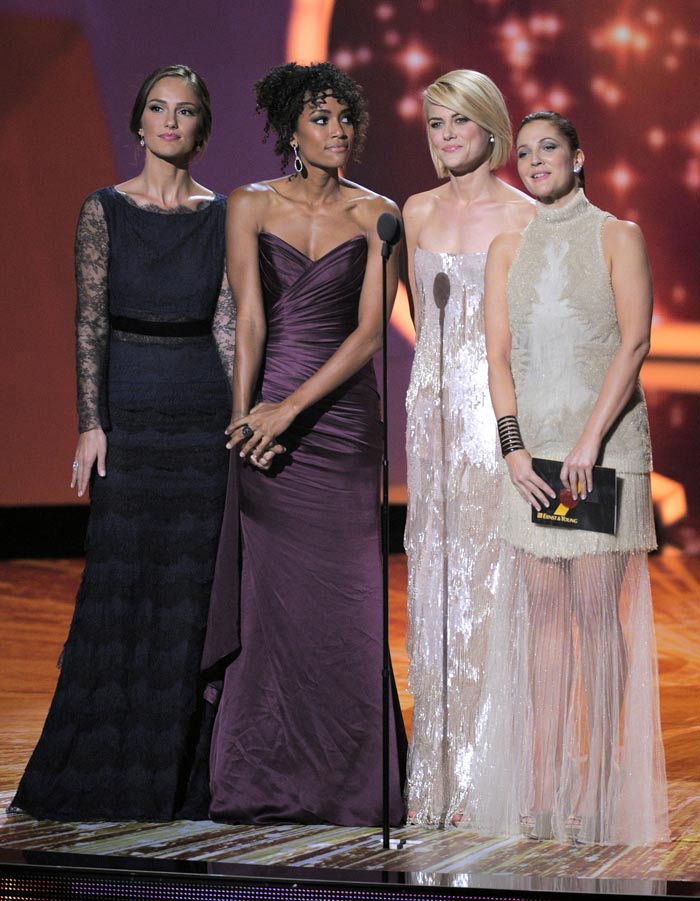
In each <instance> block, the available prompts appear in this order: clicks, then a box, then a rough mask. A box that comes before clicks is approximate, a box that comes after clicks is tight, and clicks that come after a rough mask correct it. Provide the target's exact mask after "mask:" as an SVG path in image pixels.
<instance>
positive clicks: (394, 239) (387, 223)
mask: <svg viewBox="0 0 700 901" xmlns="http://www.w3.org/2000/svg"><path fill="white" fill-rule="evenodd" d="M401 231H402V229H401V220H400V219H399V218H398V216H394V214H393V213H382V215H381V216H380V217H379V219H377V234H378V235H379V237H380V238H381V240H382V241H383V242H384V243H383V244H382V256H383V257H384V259H385V260H388V259H389V257H390V256H391V248H392V247H393V246H394V244H397V243H398V242H399V241H400V240H401Z"/></svg>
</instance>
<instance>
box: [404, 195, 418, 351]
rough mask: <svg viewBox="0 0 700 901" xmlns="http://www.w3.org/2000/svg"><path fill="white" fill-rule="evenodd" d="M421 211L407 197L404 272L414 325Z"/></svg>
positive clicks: (416, 204) (416, 319) (415, 203)
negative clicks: (416, 262)
mask: <svg viewBox="0 0 700 901" xmlns="http://www.w3.org/2000/svg"><path fill="white" fill-rule="evenodd" d="M421 210H422V205H420V204H419V203H418V202H417V199H416V198H415V197H409V198H408V200H407V201H406V203H405V204H404V208H403V227H404V238H405V242H406V271H407V273H408V285H407V288H408V303H409V308H410V310H411V318H412V319H413V324H414V325H416V323H418V322H420V315H419V313H420V310H419V309H418V304H419V303H420V298H419V296H418V289H417V288H416V270H415V259H414V258H415V255H416V247H417V246H418V232H419V231H420V226H421V223H422V221H423V217H422V216H421V214H420V213H421ZM416 338H418V334H416Z"/></svg>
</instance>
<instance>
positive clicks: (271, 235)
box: [258, 231, 366, 263]
mask: <svg viewBox="0 0 700 901" xmlns="http://www.w3.org/2000/svg"><path fill="white" fill-rule="evenodd" d="M258 237H259V238H260V237H265V238H274V239H275V241H280V242H281V243H282V244H284V245H285V246H286V247H289V249H290V250H293V251H294V253H296V254H298V255H299V256H300V257H304V259H305V260H307V261H308V262H309V263H320V262H321V260H325V258H326V257H327V256H330V254H332V253H335V251H336V250H338V249H339V248H340V247H344V246H345V245H346V244H351V243H352V242H353V241H360V240H361V241H365V242H366V238H365V236H364V235H353V237H352V238H347V239H346V240H345V241H341V242H340V244H336V245H335V247H331V249H330V250H328V251H326V253H324V254H322V255H321V256H320V257H318V258H317V259H315V260H314V259H312V258H311V257H310V256H308V255H307V254H305V253H304V251H303V250H299V248H298V247H295V246H294V245H293V244H290V243H289V241H285V240H284V238H280V236H279V235H276V234H275V233H274V232H266V231H261V232H258Z"/></svg>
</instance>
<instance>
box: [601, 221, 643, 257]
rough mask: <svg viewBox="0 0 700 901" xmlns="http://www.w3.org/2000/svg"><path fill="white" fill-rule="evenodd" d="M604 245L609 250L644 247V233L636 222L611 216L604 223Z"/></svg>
mask: <svg viewBox="0 0 700 901" xmlns="http://www.w3.org/2000/svg"><path fill="white" fill-rule="evenodd" d="M603 245H604V246H605V247H606V249H607V250H610V251H620V250H626V249H628V250H633V249H637V248H639V247H644V235H643V234H642V230H641V228H640V227H639V226H638V225H637V223H636V222H632V221H631V220H629V219H616V218H615V217H614V216H609V217H608V218H607V219H606V220H605V222H604V223H603Z"/></svg>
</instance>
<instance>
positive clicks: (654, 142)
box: [647, 126, 667, 150]
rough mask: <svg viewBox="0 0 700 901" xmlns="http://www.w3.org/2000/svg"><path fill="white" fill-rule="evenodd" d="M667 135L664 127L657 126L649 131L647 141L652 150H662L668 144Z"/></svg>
mask: <svg viewBox="0 0 700 901" xmlns="http://www.w3.org/2000/svg"><path fill="white" fill-rule="evenodd" d="M666 141H667V136H666V132H665V131H664V130H663V128H660V127H659V126H655V127H654V128H650V129H649V131H648V132H647V143H648V144H649V146H650V147H651V149H652V150H661V149H662V147H664V146H665V145H666Z"/></svg>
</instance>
